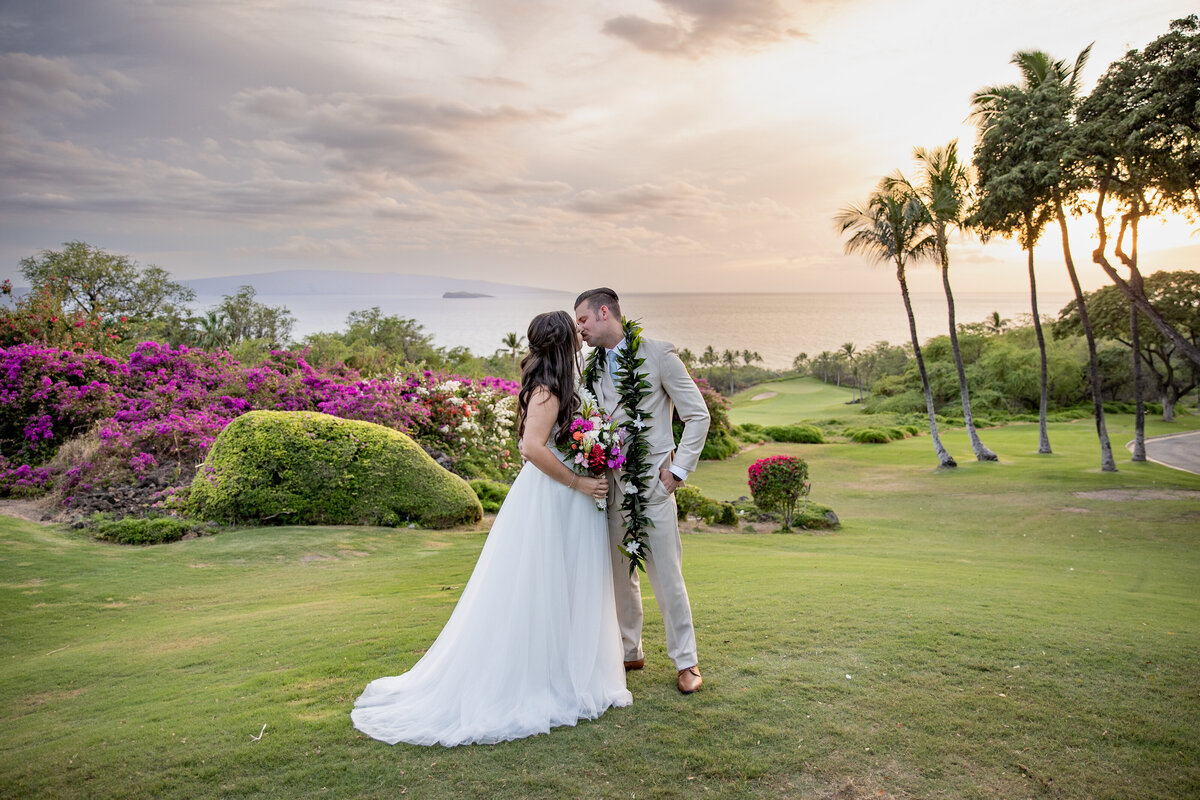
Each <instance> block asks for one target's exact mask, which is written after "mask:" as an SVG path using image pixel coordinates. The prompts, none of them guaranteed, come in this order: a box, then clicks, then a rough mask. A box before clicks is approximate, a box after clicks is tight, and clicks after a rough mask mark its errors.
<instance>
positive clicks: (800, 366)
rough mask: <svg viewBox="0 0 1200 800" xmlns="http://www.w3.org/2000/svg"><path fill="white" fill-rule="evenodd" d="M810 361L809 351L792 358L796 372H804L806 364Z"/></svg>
mask: <svg viewBox="0 0 1200 800" xmlns="http://www.w3.org/2000/svg"><path fill="white" fill-rule="evenodd" d="M807 363H808V353H799V354H797V355H796V357H795V358H793V359H792V369H793V370H795V371H796V372H804V365H805V364H807Z"/></svg>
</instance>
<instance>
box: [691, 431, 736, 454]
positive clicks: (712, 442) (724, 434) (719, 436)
mask: <svg viewBox="0 0 1200 800" xmlns="http://www.w3.org/2000/svg"><path fill="white" fill-rule="evenodd" d="M740 449H741V446H740V445H739V444H738V441H737V439H735V438H734V437H733V434H732V433H730V432H729V431H717V433H716V434H715V435H714V434H713V433H712V432H711V431H710V432H709V435H708V439H707V440H706V441H705V442H704V449H703V450H701V451H700V458H701V459H703V460H705V461H721V460H723V459H726V458H729V457H730V456H735V455H737V453H738V450H740Z"/></svg>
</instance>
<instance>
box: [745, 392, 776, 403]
mask: <svg viewBox="0 0 1200 800" xmlns="http://www.w3.org/2000/svg"><path fill="white" fill-rule="evenodd" d="M776 394H778V392H763V393H762V394H756V395H754V397H751V398H750V402H752V403H753V402H754V401H755V400H770V399H771V398H772V397H774V396H775V395H776Z"/></svg>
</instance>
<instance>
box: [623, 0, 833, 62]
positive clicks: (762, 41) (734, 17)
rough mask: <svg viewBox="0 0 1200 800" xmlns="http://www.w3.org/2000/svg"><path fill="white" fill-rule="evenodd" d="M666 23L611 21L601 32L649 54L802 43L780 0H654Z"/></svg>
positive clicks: (804, 36)
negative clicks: (794, 40) (798, 41)
mask: <svg viewBox="0 0 1200 800" xmlns="http://www.w3.org/2000/svg"><path fill="white" fill-rule="evenodd" d="M656 2H657V3H658V5H659V6H660V7H661V8H662V10H663V12H664V13H665V15H666V20H665V21H661V22H656V21H654V20H650V19H646V18H645V17H640V16H637V15H634V14H625V15H622V16H619V17H613V18H612V19H609V20H608V21H607V22H605V23H604V28H603V30H604V32H605V33H607V34H609V35H611V36H616V37H617V38H620V39H624V40H625V41H627V42H629V43H630V44H632V45H633V46H634V47H637V48H638V49H640V50H644V51H646V52H649V53H656V54H659V55H665V56H685V57H692V58H694V57H697V56H700V55H703V54H704V53H707V52H709V51H712V50H717V49H741V50H759V49H762V48H764V47H769V46H771V45H774V44H778V43H780V42H785V41H788V40H791V39H807V38H810V37H809V34H807V33H805V32H804V31H801V30H799V29H798V28H796V27H795V26H794V25H793V23H792V15H791V12H789V11H788V10H787V9H786V8H784V6H783V4H782V2H781V0H656Z"/></svg>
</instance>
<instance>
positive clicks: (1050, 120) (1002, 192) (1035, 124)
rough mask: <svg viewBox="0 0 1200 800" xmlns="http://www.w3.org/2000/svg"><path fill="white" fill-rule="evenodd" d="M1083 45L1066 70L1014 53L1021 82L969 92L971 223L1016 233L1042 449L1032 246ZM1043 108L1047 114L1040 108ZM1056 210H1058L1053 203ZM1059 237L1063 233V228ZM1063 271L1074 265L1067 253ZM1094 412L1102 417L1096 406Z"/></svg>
mask: <svg viewBox="0 0 1200 800" xmlns="http://www.w3.org/2000/svg"><path fill="white" fill-rule="evenodd" d="M1091 49H1092V46H1091V45H1088V46H1087V47H1085V48H1084V49H1083V51H1082V52H1080V54H1079V55H1078V56H1077V57H1076V59H1075V63H1074V64H1073V65H1072V66H1071V67H1070V68H1068V66H1067V64H1066V62H1065V61H1054V60H1052V59H1051V58H1050V56H1049V55H1047V54H1046V53H1045V52H1043V51H1040V50H1023V51H1019V52H1017V53H1016V54H1014V55H1013V57H1012V60H1011V63H1012V64H1014V65H1015V66H1017V67H1018V68H1019V69H1020V70H1021V74H1022V77H1023V81H1024V82H1023V85H1021V86H1015V85H1007V86H992V87H988V88H986V89H981V90H979V91H978V92H975V93H974V94H973V95H972V97H971V108H972V113H971V117H972V119H974V120H975V122H976V123H977V124H978V125H979V128H980V138H979V142H978V144H977V145H976V148H975V163H976V167H977V169H978V170H979V173H980V181H979V182H980V204H979V207H978V208H977V209H976V212H975V214H976V217H977V222H979V224H980V225H981V227H982V229H983V230H985V231H994V232H997V233H1001V234H1005V235H1010V236H1011V235H1013V233H1014V232H1017V238H1018V239H1019V240H1020V242H1021V246H1022V247H1023V248H1024V250H1025V252H1026V261H1027V265H1028V272H1029V298H1030V306H1031V309H1032V313H1033V327H1034V333H1035V335H1036V337H1037V343H1038V353H1039V356H1040V360H1041V398H1040V400H1039V404H1038V428H1039V443H1038V452H1039V453H1044V454H1049V453H1050V452H1051V449H1050V436H1049V432H1048V430H1047V424H1046V408H1047V405H1048V398H1049V391H1050V389H1049V379H1048V369H1047V363H1046V339H1045V334H1044V333H1043V331H1042V320H1041V315H1040V313H1039V312H1038V304H1037V278H1036V275H1035V273H1034V267H1033V248H1034V245H1035V244H1036V243H1037V240H1038V238H1039V237H1040V236H1041V232H1042V230H1043V228H1044V227H1045V225H1046V223H1047V222H1049V219H1050V217H1051V215H1053V214H1054V213H1055V208H1056V206H1055V204H1054V203H1052V200H1053V198H1054V194H1055V191H1056V189H1057V187H1058V185H1059V183H1060V178H1061V175H1060V174H1059V172H1060V168H1061V163H1062V160H1061V151H1062V149H1063V148H1062V144H1061V139H1060V137H1058V136H1055V131H1054V128H1055V126H1058V129H1059V131H1065V130H1066V118H1065V114H1060V113H1057V110H1058V109H1061V107H1062V104H1061V99H1062V98H1066V99H1067V100H1068V101H1072V100H1071V99H1072V98H1073V97H1074V96H1075V94H1076V93H1077V91H1078V86H1079V80H1080V74H1081V72H1082V70H1083V67H1084V65H1085V64H1086V63H1087V60H1088V56H1089V54H1090V53H1091ZM1047 108H1049V109H1050V113H1046V110H1047ZM1057 208H1058V210H1059V211H1061V204H1059V205H1058V206H1057ZM1060 227H1061V226H1060ZM1062 235H1063V236H1064V237H1065V236H1066V229H1065V227H1062ZM1064 246H1065V245H1064ZM1068 268H1069V269H1071V270H1073V269H1074V267H1073V265H1071V264H1070V258H1069V255H1068ZM993 317H994V320H993V321H994V325H993V330H994V332H996V333H999V332H1000V329H1001V328H1002V326H1001V324H1000V314H999V312H994V314H993ZM1098 413H1100V414H1103V406H1102V405H1101V406H1100V407H1099V412H1098ZM1101 449H1102V450H1103V449H1104V445H1103V444H1102V447H1101Z"/></svg>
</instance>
